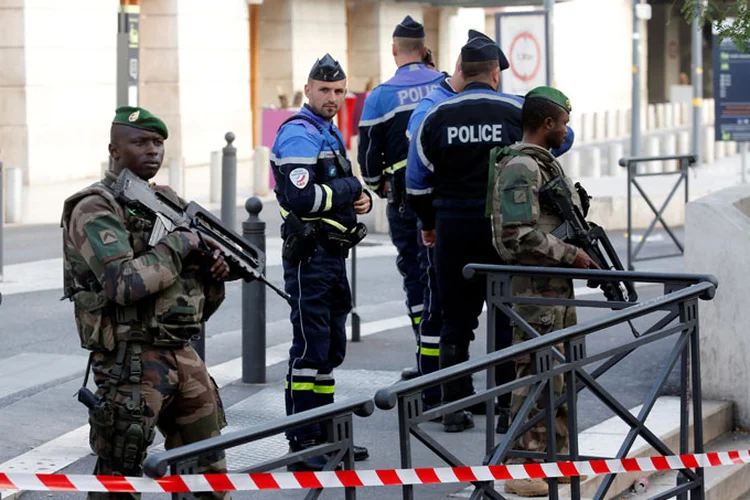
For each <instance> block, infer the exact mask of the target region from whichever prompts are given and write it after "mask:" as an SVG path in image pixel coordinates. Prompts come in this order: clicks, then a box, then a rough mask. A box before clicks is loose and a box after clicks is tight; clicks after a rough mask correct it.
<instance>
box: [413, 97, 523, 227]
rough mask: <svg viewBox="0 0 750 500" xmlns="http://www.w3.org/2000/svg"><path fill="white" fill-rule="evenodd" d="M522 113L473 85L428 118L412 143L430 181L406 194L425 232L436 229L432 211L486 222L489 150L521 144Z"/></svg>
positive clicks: (517, 105)
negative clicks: (471, 217)
mask: <svg viewBox="0 0 750 500" xmlns="http://www.w3.org/2000/svg"><path fill="white" fill-rule="evenodd" d="M520 108H521V103H520V102H519V101H518V100H517V99H512V98H510V97H507V96H503V95H498V93H497V92H496V91H495V90H494V89H493V88H492V87H491V86H489V85H487V84H485V83H481V82H472V83H470V84H469V85H467V86H466V88H465V89H464V91H463V92H461V93H460V94H458V95H456V96H454V97H451V98H449V99H446V100H445V101H443V102H441V103H440V104H437V105H436V106H434V107H433V108H432V109H431V110H430V112H429V113H427V116H425V119H424V122H422V125H421V127H420V128H419V131H418V132H417V136H416V137H415V138H414V140H415V141H416V148H417V154H418V156H419V158H420V161H421V162H422V164H423V165H424V169H426V171H427V172H429V174H430V175H429V178H427V177H428V176H425V182H424V184H425V188H424V189H421V190H414V189H412V190H411V191H410V194H409V202H410V204H411V205H412V207H413V208H414V210H415V211H416V212H417V215H418V216H419V218H420V220H421V221H422V224H423V227H424V228H425V229H426V230H429V229H433V228H434V224H435V209H437V210H446V211H448V212H460V213H470V214H475V215H477V216H481V217H484V210H485V199H486V196H487V179H488V173H489V170H488V168H489V165H488V164H489V154H490V150H491V149H492V148H493V147H495V146H508V145H511V144H513V143H515V142H517V141H520V140H521V138H522V136H523V131H522V127H521V120H520V118H521V115H520V113H519V112H518V110H520Z"/></svg>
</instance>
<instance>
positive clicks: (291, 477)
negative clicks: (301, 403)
mask: <svg viewBox="0 0 750 500" xmlns="http://www.w3.org/2000/svg"><path fill="white" fill-rule="evenodd" d="M747 463H750V450H744V451H726V452H720V453H702V454H690V455H674V456H666V457H665V456H658V457H648V458H625V459H621V460H591V461H580V462H557V463H551V464H524V465H493V466H481V467H453V468H450V467H438V468H429V469H383V470H353V471H335V472H268V473H250V474H194V475H185V476H167V477H162V478H159V479H150V478H143V477H120V476H87V475H79V474H13V473H2V472H0V490H27V491H101V492H110V493H118V492H140V493H188V492H201V491H249V490H256V491H257V490H293V489H309V488H344V487H362V486H402V485H407V484H411V485H417V484H438V483H442V484H448V483H468V482H472V481H493V480H500V481H502V480H507V479H524V478H551V477H563V476H579V475H586V476H595V475H600V474H614V473H620V472H650V471H666V470H676V469H695V468H698V467H718V466H721V465H739V464H747Z"/></svg>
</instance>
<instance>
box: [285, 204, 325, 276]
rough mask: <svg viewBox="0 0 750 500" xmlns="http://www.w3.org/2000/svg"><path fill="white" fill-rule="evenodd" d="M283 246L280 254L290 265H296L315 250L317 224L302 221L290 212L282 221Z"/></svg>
mask: <svg viewBox="0 0 750 500" xmlns="http://www.w3.org/2000/svg"><path fill="white" fill-rule="evenodd" d="M284 232H285V233H286V236H285V237H284V246H283V247H282V249H281V256H282V257H283V258H284V260H286V261H288V262H289V263H290V264H291V265H293V266H296V265H297V264H299V263H300V262H301V261H302V260H304V259H307V258H309V257H311V256H312V255H313V253H314V252H315V239H316V235H317V225H316V224H311V223H304V222H302V221H301V220H300V219H299V217H297V216H296V215H295V214H293V213H290V214H289V215H288V216H287V218H286V220H285V222H284Z"/></svg>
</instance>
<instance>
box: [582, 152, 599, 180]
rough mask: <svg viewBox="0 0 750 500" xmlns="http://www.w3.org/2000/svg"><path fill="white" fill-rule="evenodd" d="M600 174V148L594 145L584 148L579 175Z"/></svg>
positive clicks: (596, 175) (590, 175)
mask: <svg viewBox="0 0 750 500" xmlns="http://www.w3.org/2000/svg"><path fill="white" fill-rule="evenodd" d="M601 176H602V150H601V149H600V148H598V147H596V146H593V147H590V148H586V149H585V152H584V154H583V162H582V167H581V177H601Z"/></svg>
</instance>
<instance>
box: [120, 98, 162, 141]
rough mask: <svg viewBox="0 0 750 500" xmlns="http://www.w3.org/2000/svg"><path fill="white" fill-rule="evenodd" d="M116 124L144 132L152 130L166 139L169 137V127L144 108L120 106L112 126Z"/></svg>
mask: <svg viewBox="0 0 750 500" xmlns="http://www.w3.org/2000/svg"><path fill="white" fill-rule="evenodd" d="M115 123H117V124H119V125H127V126H128V127H134V128H139V129H142V130H150V131H151V132H156V133H157V134H159V135H161V136H162V137H164V138H165V139H166V138H167V137H169V132H167V126H166V125H165V124H164V122H163V121H161V119H159V118H157V117H156V116H154V115H153V114H151V112H149V111H148V110H145V109H143V108H136V107H133V106H120V107H119V108H117V109H116V110H115V119H114V120H112V124H113V125H114V124H115Z"/></svg>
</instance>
